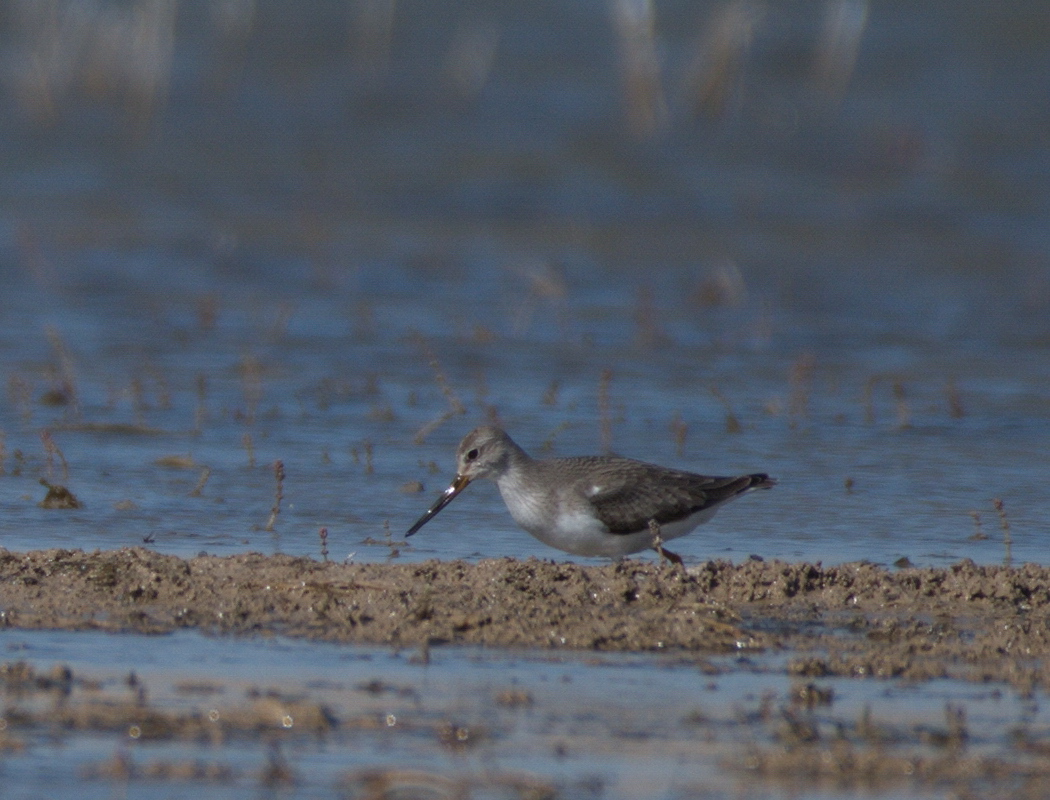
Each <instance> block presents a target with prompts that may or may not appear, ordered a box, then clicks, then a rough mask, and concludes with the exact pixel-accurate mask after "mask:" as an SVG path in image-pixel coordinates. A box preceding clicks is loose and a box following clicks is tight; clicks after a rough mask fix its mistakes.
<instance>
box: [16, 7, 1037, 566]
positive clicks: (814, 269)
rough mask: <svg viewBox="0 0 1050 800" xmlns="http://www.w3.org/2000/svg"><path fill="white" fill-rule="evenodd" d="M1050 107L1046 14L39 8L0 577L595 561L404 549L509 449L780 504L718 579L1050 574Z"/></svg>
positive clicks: (21, 147) (27, 73) (479, 503)
mask: <svg viewBox="0 0 1050 800" xmlns="http://www.w3.org/2000/svg"><path fill="white" fill-rule="evenodd" d="M1048 97H1050V8H1047V7H1045V6H1044V5H1043V4H1041V3H1032V2H1020V1H1018V2H1004V3H997V4H985V3H967V2H964V3H961V4H960V3H958V2H952V3H947V2H945V3H936V2H934V3H922V4H915V3H904V2H871V3H868V2H863V1H862V0H829V1H828V2H823V3H811V2H799V3H791V2H785V3H762V2H757V1H756V2H744V1H742V0H729V2H714V3H706V2H699V3H698V2H670V1H668V2H644V1H643V0H595V2H573V3H554V2H550V3H547V2H538V3H529V4H519V3H501V2H464V3H456V4H452V5H449V4H444V3H429V2H422V1H421V2H395V0H353V1H351V2H300V3H295V4H288V3H273V2H256V1H255V0H214V1H213V2H193V1H192V0H183V1H182V2H178V1H177V0H138V1H136V0H124V1H123V2H115V1H113V2H103V1H102V0H97V1H95V2H89V1H86V0H76V1H73V0H68V1H63V0H7V1H6V2H3V3H2V4H0V107H2V109H3V113H2V114H0V275H2V276H3V281H4V284H3V291H2V292H0V374H2V376H3V379H4V387H5V395H4V402H3V403H2V404H0V433H2V436H3V438H2V449H0V469H2V472H3V474H2V475H0V502H2V503H3V506H4V514H3V516H2V519H0V543H2V544H3V545H4V546H6V547H8V548H11V549H25V548H31V547H32V548H37V547H52V546H61V547H88V548H91V547H117V546H127V545H134V544H143V543H145V544H148V545H149V546H152V547H156V548H158V549H162V550H164V551H167V552H174V553H178V554H181V555H192V554H195V553H197V552H199V551H202V550H204V551H207V552H216V553H223V552H238V551H242V550H245V549H257V550H263V551H266V552H272V551H278V550H279V551H284V552H293V553H301V554H308V555H312V556H314V557H321V553H322V551H321V546H322V545H321V539H320V531H321V529H322V528H323V529H324V530H325V532H326V539H325V541H326V544H325V548H326V550H325V553H326V555H328V554H329V551H330V557H332V558H338V559H340V560H341V559H344V558H348V557H352V558H354V559H356V560H379V559H385V558H389V557H392V556H394V557H401V558H428V557H435V556H437V557H441V558H448V557H468V558H473V557H479V556H485V557H491V556H500V555H514V556H519V557H524V556H529V555H537V556H541V557H559V558H560V557H562V554H559V553H557V552H555V551H551V550H549V549H547V548H544V547H543V546H542V545H540V544H539V543H537V542H533V541H532V540H531V539H529V537H528V536H527V535H526V534H524V533H522V532H521V531H518V530H516V529H515V528H514V525H513V523H512V521H511V520H510V518H509V516H508V515H507V514H506V512H505V510H504V509H503V507H502V504H501V503H500V501H499V498H498V495H497V494H496V492H495V491H494V490H493V489H492V487H490V486H477V487H472V489H471V490H470V491H469V492H467V493H466V494H465V495H464V496H463V497H461V498H460V499H458V500H457V501H456V503H455V504H453V505H452V506H450V507H449V509H447V510H446V511H445V512H443V513H442V515H441V517H440V518H439V519H437V520H435V521H434V522H432V523H431V524H430V525H428V526H427V528H426V529H425V530H424V531H423V532H421V533H420V535H419V536H417V537H414V538H413V540H412V548H407V547H404V546H400V545H399V544H398V541H399V540H400V538H401V534H402V532H403V531H404V529H405V528H407V526H408V525H409V524H411V522H413V521H414V520H415V519H416V518H417V517H418V516H419V515H420V514H421V513H422V511H423V510H424V509H425V508H426V507H427V506H428V505H429V504H430V502H431V501H432V500H433V498H434V496H435V495H436V493H437V492H438V491H440V490H441V489H443V488H444V486H445V485H447V481H448V480H449V478H451V475H452V470H453V460H452V459H453V451H454V447H455V444H456V442H457V441H458V440H459V438H460V437H461V436H462V435H463V434H464V433H465V432H466V431H467V430H469V429H470V428H471V427H473V426H474V425H476V424H478V423H480V422H484V421H489V420H495V421H497V422H499V423H500V424H503V425H505V426H506V427H507V428H508V430H509V431H510V433H511V435H512V436H514V437H515V438H516V440H518V441H519V443H521V444H522V446H524V447H525V448H526V449H528V450H529V451H530V452H533V453H534V454H536V455H544V454H549V455H569V454H576V453H586V452H603V451H606V452H608V451H616V452H619V453H622V454H624V455H629V456H634V457H638V458H643V459H647V460H652V461H658V462H661V463H665V464H669V465H674V466H679V467H683V468H687V469H691V470H694V471H699V472H706V473H708V474H722V473H733V472H738V471H757V470H764V471H768V472H771V473H773V474H775V475H777V477H778V478H779V479H780V481H781V484H780V485H779V486H778V487H777V488H776V489H775V490H774V491H773V492H769V493H762V494H761V495H758V496H752V497H749V498H747V499H746V500H744V501H742V502H741V503H739V504H734V506H733V507H732V509H727V510H726V511H724V512H723V513H721V514H720V515H719V517H718V520H717V521H716V522H714V523H712V524H711V525H709V526H707V527H705V528H702V529H700V531H698V532H697V533H695V534H693V535H692V536H691V537H690V538H689V539H688V540H685V542H686V543H685V544H682V545H681V547H676V548H675V549H676V550H679V551H680V552H681V553H682V555H683V556H685V557H686V558H687V560H692V561H694V562H695V561H697V560H702V559H706V558H711V557H728V558H732V559H737V560H739V559H741V558H746V557H748V556H749V555H751V554H758V555H761V556H763V557H767V558H770V557H779V558H788V559H792V560H794V559H813V560H817V559H823V560H825V561H832V562H833V561H845V560H854V559H861V558H867V559H871V560H875V561H879V562H881V563H893V562H897V561H899V563H902V564H905V563H946V562H950V561H954V560H957V559H959V558H963V557H971V558H974V559H976V560H979V561H986V562H995V561H1001V560H1004V559H1013V560H1015V561H1016V560H1024V559H1030V560H1040V558H1043V554H1044V552H1045V548H1044V546H1043V543H1044V541H1045V532H1046V530H1047V523H1048V522H1050V513H1048V511H1047V510H1046V508H1047V504H1046V502H1045V500H1046V480H1045V473H1044V472H1043V462H1044V460H1045V453H1046V452H1047V451H1048V449H1050V427H1048V423H1050V404H1048V402H1047V400H1048V393H1050V359H1048V349H1047V348H1048V345H1050V315H1048V311H1050V271H1048V233H1050V229H1048V225H1047V211H1048V186H1050V182H1048V180H1047V178H1048V174H1047V173H1048V167H1050V157H1048V154H1050V150H1048V148H1047V143H1048V137H1050V119H1048V117H1050V105H1048V103H1047V98H1048ZM276 461H280V462H281V469H280V470H277V469H276V468H275V466H274V465H275V462H276ZM278 473H281V475H280V477H278ZM40 479H43V480H45V481H47V482H48V483H50V484H52V485H56V484H61V485H64V486H67V487H68V488H69V489H70V490H71V491H72V492H73V494H74V496H75V497H76V500H77V501H78V505H79V507H76V508H41V507H40V506H39V505H38V504H39V503H40V502H41V501H42V500H43V499H44V494H45V491H46V490H45V488H44V487H43V486H41V485H40V484H39V481H40ZM996 500H998V501H1000V502H999V503H998V504H996V502H995V501H996ZM275 510H276V511H277V513H276V514H275V513H274V512H275Z"/></svg>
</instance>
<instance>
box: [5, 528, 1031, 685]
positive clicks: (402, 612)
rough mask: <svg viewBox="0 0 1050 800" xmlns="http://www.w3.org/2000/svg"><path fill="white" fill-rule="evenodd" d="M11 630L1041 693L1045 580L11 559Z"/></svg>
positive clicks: (721, 569) (777, 567) (724, 565)
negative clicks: (681, 655) (746, 658)
mask: <svg viewBox="0 0 1050 800" xmlns="http://www.w3.org/2000/svg"><path fill="white" fill-rule="evenodd" d="M0 623H2V624H3V625H4V626H7V627H16V628H63V629H95V630H111V631H131V632H140V633H164V632H167V631H173V630H177V629H184V628H195V629H202V630H204V631H206V632H214V633H229V634H281V635H286V636H292V637H306V638H311V639H321V640H329V641H339V642H353V643H368V644H382V645H391V646H395V647H405V646H421V645H442V644H462V645H486V646H499V647H520V648H570V649H577V650H578V649H583V650H600V651H654V650H663V651H685V652H698V653H728V652H739V651H748V650H781V651H790V652H791V653H792V654H793V655H792V660H791V662H790V669H791V671H792V672H793V673H794V674H796V675H798V676H800V677H806V678H820V677H826V676H832V675H834V676H857V677H862V676H873V677H903V678H908V679H913V680H922V679H929V678H941V677H953V678H961V679H964V680H978V681H987V680H998V681H1005V682H1008V683H1010V684H1011V685H1014V686H1019V687H1023V688H1025V689H1027V690H1033V689H1035V688H1040V687H1045V686H1046V685H1047V682H1048V680H1050V671H1046V670H1044V669H1042V668H1041V667H1040V660H1041V659H1044V658H1045V657H1046V656H1047V655H1048V652H1050V569H1048V568H1045V567H1041V566H1036V565H1031V564H1027V565H1023V566H1019V567H1005V566H980V565H977V564H974V563H972V562H961V563H959V564H956V565H954V566H952V567H948V568H932V567H931V568H921V569H900V570H892V571H891V570H888V569H885V568H882V567H879V566H875V565H871V564H844V565H840V566H829V567H825V566H821V565H820V564H787V563H782V562H775V561H774V562H762V561H748V562H746V563H744V564H740V565H734V564H731V563H729V562H723V561H711V562H707V563H705V564H701V565H698V566H692V567H690V568H689V569H688V570H687V571H683V570H681V569H680V568H677V567H673V566H671V565H666V564H655V563H650V562H643V561H632V560H624V561H621V562H618V563H613V564H607V565H600V566H581V565H577V564H571V563H557V562H553V561H541V560H538V559H530V560H527V561H517V560H513V559H493V560H485V561H480V562H478V563H467V562H463V561H451V562H441V561H427V562H423V563H415V564H399V563H387V564H339V563H333V562H324V561H315V560H312V559H308V558H301V557H290V556H282V555H274V556H264V555H260V554H256V553H247V554H243V555H237V556H227V557H216V556H199V557H197V558H192V559H188V560H187V559H182V558H179V557H177V556H170V555H163V554H161V553H157V552H154V551H151V550H148V549H144V548H131V549H122V550H115V551H106V552H93V553H87V552H82V551H75V550H43V551H34V552H28V553H14V552H7V551H3V552H0Z"/></svg>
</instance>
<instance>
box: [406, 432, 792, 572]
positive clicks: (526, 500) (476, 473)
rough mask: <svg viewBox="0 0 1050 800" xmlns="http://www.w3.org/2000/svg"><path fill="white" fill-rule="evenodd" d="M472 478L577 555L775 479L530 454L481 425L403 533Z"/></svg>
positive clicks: (612, 550)
mask: <svg viewBox="0 0 1050 800" xmlns="http://www.w3.org/2000/svg"><path fill="white" fill-rule="evenodd" d="M477 478H488V479H489V480H492V481H495V482H496V485H497V486H498V487H499V491H500V494H501V495H502V496H503V502H504V503H505V504H506V506H507V510H508V511H510V515H511V516H512V517H513V518H514V521H515V522H516V523H518V525H520V526H521V527H522V528H524V529H525V530H526V531H528V532H529V533H530V534H532V535H533V536H535V537H536V538H537V539H539V540H540V541H541V542H543V543H544V544H546V545H550V546H551V547H556V548H558V549H559V550H564V551H565V552H567V553H573V554H575V555H578V556H607V557H611V558H619V557H621V556H626V555H629V554H630V553H637V552H639V551H641V550H646V549H648V548H652V549H654V550H656V551H657V552H658V553H659V554H660V555H661V556H663V557H664V558H667V559H668V560H669V561H672V562H674V563H677V564H681V563H682V559H681V558H680V557H679V556H677V555H676V554H674V553H672V552H670V551H668V550H666V549H665V548H664V547H663V543H664V542H666V541H668V540H670V539H677V538H678V537H679V536H685V534H687V533H689V532H690V531H691V530H693V528H695V527H696V526H697V525H699V524H700V523H702V522H707V521H708V520H709V519H711V517H713V516H714V514H715V512H716V511H717V510H718V509H719V507H721V506H722V505H723V504H725V503H728V502H729V501H730V500H733V499H734V498H736V497H739V496H740V495H742V494H745V493H747V492H750V491H752V490H754V489H768V488H769V487H771V486H773V485H774V484H775V483H776V480H774V479H773V478H770V477H769V476H768V475H766V474H765V473H761V472H756V473H754V474H751V475H740V476H738V477H733V478H712V477H707V476H705V475H697V474H695V473H692V472H683V471H681V470H676V469H668V468H667V467H660V466H657V465H656V464H648V463H646V462H644V461H635V460H633V459H630V458H621V457H619V456H579V457H575V458H550V459H534V458H531V457H530V456H529V455H528V454H527V453H526V452H525V451H524V450H522V449H521V448H520V447H518V445H517V444H515V443H514V440H513V439H511V438H510V436H508V435H507V434H506V432H505V431H503V430H502V429H501V428H497V427H494V426H491V425H483V426H482V427H480V428H475V429H474V430H472V431H471V432H470V433H468V434H467V435H466V436H464V437H463V441H461V442H460V443H459V449H458V450H457V452H456V477H455V478H453V480H452V484H451V485H450V486H449V487H448V488H447V489H446V490H445V491H444V493H443V494H442V495H441V496H440V497H439V498H438V499H437V501H436V502H435V503H434V505H432V506H431V507H430V508H429V509H428V510H427V512H426V513H425V514H424V515H423V516H422V517H420V518H419V520H418V521H417V522H416V524H415V525H413V526H412V527H411V528H409V529H408V533H406V534H405V535H406V536H411V535H413V534H414V533H415V532H416V531H418V530H419V529H420V528H422V527H423V526H424V525H425V524H426V523H427V522H429V521H430V520H431V519H432V518H433V517H434V515H435V514H437V513H438V512H439V511H440V510H441V509H443V508H444V507H445V506H447V505H448V504H449V503H450V502H451V501H452V500H453V499H454V498H455V497H456V495H458V494H459V493H460V492H462V491H463V490H464V489H465V488H466V487H467V485H468V484H469V483H470V482H471V481H473V480H475V479H477Z"/></svg>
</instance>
